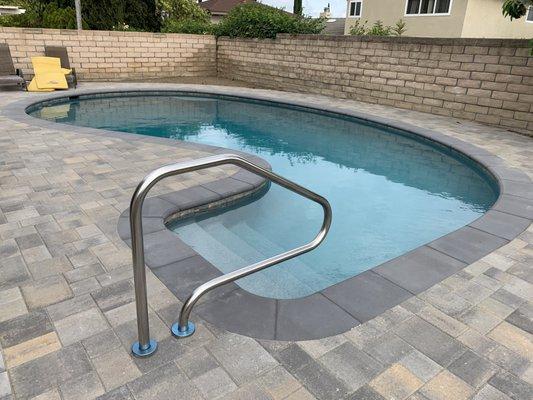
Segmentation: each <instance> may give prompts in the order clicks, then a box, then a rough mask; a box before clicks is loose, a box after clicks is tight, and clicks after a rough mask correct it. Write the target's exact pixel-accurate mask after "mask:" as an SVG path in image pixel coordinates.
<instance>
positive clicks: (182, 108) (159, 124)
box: [30, 95, 498, 299]
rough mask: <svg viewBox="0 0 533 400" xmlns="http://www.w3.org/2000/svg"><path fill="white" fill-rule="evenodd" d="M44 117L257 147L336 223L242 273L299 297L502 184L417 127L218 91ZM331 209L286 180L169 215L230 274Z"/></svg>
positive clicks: (450, 221)
mask: <svg viewBox="0 0 533 400" xmlns="http://www.w3.org/2000/svg"><path fill="white" fill-rule="evenodd" d="M30 113H31V115H34V116H36V117H40V118H45V119H48V120H53V121H56V122H63V123H69V124H74V125H81V126H90V127H95V128H103V129H110V130H117V131H124V132H135V133H140V134H144V135H150V136H159V137H168V138H173V139H180V140H186V141H192V142H198V143H204V144H210V145H215V146H221V147H226V148H233V149H238V150H242V151H245V152H248V153H252V154H256V155H258V156H260V157H261V158H263V159H265V160H266V161H268V162H269V163H270V164H271V165H272V169H273V170H274V171H275V172H277V173H279V174H281V175H284V176H286V177H287V178H289V179H291V180H294V181H296V182H298V183H300V184H302V185H303V186H306V187H308V188H309V189H311V190H313V191H315V192H317V193H319V194H321V195H323V196H325V197H327V198H328V199H329V200H330V202H331V205H332V208H333V216H334V217H333V224H332V228H331V231H330V234H329V236H328V238H327V239H326V241H325V242H324V243H323V244H322V245H321V246H320V247H319V248H318V249H317V250H315V251H313V252H311V253H309V254H306V255H304V256H301V257H299V258H298V259H296V260H291V261H288V262H285V263H283V264H280V265H278V266H275V267H272V268H270V269H268V270H266V271H263V272H261V273H258V274H255V275H253V276H250V277H247V278H244V279H242V280H240V281H238V284H239V285H240V286H241V287H243V288H245V289H246V290H248V291H250V292H252V293H255V294H257V295H260V296H265V297H271V298H278V299H289V298H299V297H303V296H306V295H308V294H311V293H314V292H317V291H319V290H321V289H323V288H326V287H328V286H331V285H333V284H335V283H337V282H340V281H343V280H345V279H347V278H349V277H352V276H354V275H356V274H358V273H360V272H362V271H365V270H368V269H370V268H372V267H374V266H376V265H379V264H381V263H383V262H385V261H387V260H389V259H392V258H394V257H396V256H399V255H401V254H403V253H405V252H407V251H409V250H411V249H413V248H416V247H418V246H420V245H422V244H424V243H427V242H429V241H431V240H433V239H436V238H438V237H440V236H443V235H445V234H446V233H449V232H451V231H453V230H455V229H457V228H459V227H461V226H464V225H466V224H468V223H469V222H471V221H473V220H475V219H476V218H478V217H479V216H480V215H482V214H483V213H484V212H486V211H487V210H488V209H489V208H490V207H491V205H492V204H493V203H494V202H495V200H496V198H497V195H498V190H497V187H496V184H495V182H494V181H493V180H492V178H491V177H490V176H489V175H488V174H487V173H486V172H485V170H484V169H482V168H481V167H480V166H479V165H477V164H476V163H474V162H473V161H471V160H470V159H468V158H467V157H465V156H462V155H460V154H458V153H457V152H454V151H452V150H449V149H447V148H445V147H444V146H440V145H437V144H435V143H432V142H429V141H427V140H425V139H422V138H420V137H417V136H415V135H411V134H408V133H406V132H403V131H400V130H395V129H392V128H384V127H383V126H380V125H375V124H371V123H366V122H363V121H361V120H357V119H354V118H348V117H341V116H338V115H335V114H327V113H320V112H314V111H310V110H304V109H298V108H294V107H288V106H279V105H275V104H272V103H265V102H256V101H246V100H238V99H229V98H220V97H212V96H184V95H179V96H178V95H159V96H148V95H144V96H140V95H131V96H121V97H116V96H108V97H106V96H98V97H94V98H84V99H81V100H70V101H68V100H67V101H61V102H55V103H52V104H49V105H43V106H39V107H36V108H34V109H32V110H31V111H30ZM321 218H322V212H321V209H320V208H319V206H316V205H315V204H314V203H311V202H309V201H307V200H305V199H303V198H301V197H299V196H297V195H295V194H292V193H291V192H288V191H286V190H283V189H281V188H279V187H277V186H276V185H272V186H271V187H270V188H268V191H263V192H262V193H259V194H258V195H256V196H255V197H254V198H252V199H247V200H244V201H243V202H242V203H241V204H237V205H233V206H231V207H228V208H225V209H220V210H217V211H216V212H211V213H208V214H204V215H198V216H195V217H194V218H190V219H187V220H182V221H176V222H174V223H172V224H170V226H169V227H170V228H171V229H172V230H174V231H175V232H176V233H177V234H178V235H179V236H180V238H182V240H184V241H185V242H186V243H188V244H189V245H190V246H192V247H193V248H194V249H195V250H196V251H197V252H198V253H199V254H201V255H202V256H203V257H204V258H205V259H207V260H208V261H210V262H211V263H212V264H213V265H215V266H216V267H217V268H218V269H220V270H221V271H223V272H228V271H231V270H234V269H237V268H240V267H242V266H244V265H247V264H249V263H252V262H255V261H259V260H260V259H263V258H265V257H268V256H271V255H274V254H276V253H278V252H280V251H282V250H287V249H289V248H292V247H294V246H296V245H299V244H302V243H303V242H305V241H307V240H309V239H310V238H312V236H313V235H314V234H315V232H316V231H317V229H318V228H319V226H320V222H321Z"/></svg>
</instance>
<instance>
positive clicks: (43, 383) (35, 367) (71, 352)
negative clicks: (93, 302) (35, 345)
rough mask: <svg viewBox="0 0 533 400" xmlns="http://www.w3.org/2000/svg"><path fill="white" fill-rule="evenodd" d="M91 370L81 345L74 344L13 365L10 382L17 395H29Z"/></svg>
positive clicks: (36, 393)
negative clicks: (16, 365)
mask: <svg viewBox="0 0 533 400" xmlns="http://www.w3.org/2000/svg"><path fill="white" fill-rule="evenodd" d="M91 370H92V366H91V363H90V362H89V359H88V358H87V355H86V354H85V351H84V350H83V347H81V345H78V344H75V345H72V346H69V347H65V348H63V349H61V350H59V351H56V352H54V353H50V354H48V355H45V356H43V357H41V358H38V359H35V360H32V361H29V362H27V363H25V364H22V365H20V366H18V367H15V368H14V369H13V370H12V371H11V373H10V374H11V384H12V385H13V388H14V391H15V394H16V395H17V396H18V397H22V398H24V397H31V396H35V395H38V394H40V393H42V392H44V391H45V390H46V389H48V388H50V387H52V386H55V385H58V384H61V383H63V382H66V381H68V380H69V379H72V378H75V377H79V376H81V375H84V374H87V373H89V372H90V371H91Z"/></svg>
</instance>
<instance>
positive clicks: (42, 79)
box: [33, 72, 68, 89]
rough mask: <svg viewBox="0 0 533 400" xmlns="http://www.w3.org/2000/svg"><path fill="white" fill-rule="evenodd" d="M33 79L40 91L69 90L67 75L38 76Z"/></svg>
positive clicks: (48, 74)
mask: <svg viewBox="0 0 533 400" xmlns="http://www.w3.org/2000/svg"><path fill="white" fill-rule="evenodd" d="M33 79H35V82H36V83H37V87H38V88H39V89H68V83H67V80H66V78H65V74H63V73H61V72H47V73H41V74H36V75H35V78H33Z"/></svg>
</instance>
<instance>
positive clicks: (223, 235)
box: [199, 220, 311, 296]
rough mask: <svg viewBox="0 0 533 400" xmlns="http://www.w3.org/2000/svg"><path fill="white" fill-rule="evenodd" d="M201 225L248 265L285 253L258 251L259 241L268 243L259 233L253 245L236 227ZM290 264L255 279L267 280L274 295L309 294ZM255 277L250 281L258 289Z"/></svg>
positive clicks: (220, 224)
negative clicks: (235, 229)
mask: <svg viewBox="0 0 533 400" xmlns="http://www.w3.org/2000/svg"><path fill="white" fill-rule="evenodd" d="M199 225H200V226H201V227H202V228H203V229H204V230H205V231H206V232H207V233H208V234H210V235H211V237H213V238H216V239H217V240H218V241H219V242H221V243H223V245H224V246H225V247H226V248H228V249H229V250H230V251H232V252H234V253H236V254H239V256H240V257H242V258H244V259H245V260H246V261H247V262H248V264H253V263H256V262H258V261H262V260H264V259H266V258H268V257H270V256H272V255H275V254H277V253H281V252H283V250H282V249H281V248H276V249H272V248H271V249H270V251H269V252H268V254H265V253H264V252H262V251H261V250H260V249H257V248H256V246H255V245H256V243H257V241H260V242H268V239H266V238H265V237H264V236H262V235H260V234H259V233H257V232H256V234H255V236H256V242H252V243H253V244H251V243H249V242H247V241H246V238H245V237H241V236H240V235H239V234H238V233H236V232H234V231H233V229H234V228H235V226H231V227H230V228H228V227H226V226H225V225H224V224H222V223H220V222H218V221H210V220H204V221H201V222H200V224H199ZM274 246H276V245H274V244H273V243H272V247H274ZM276 247H277V246H276ZM290 263H294V261H293V260H290V261H286V262H284V263H283V264H279V265H275V266H272V267H270V268H267V269H265V270H263V271H260V272H258V273H256V274H254V277H255V276H257V277H260V278H261V280H262V281H264V280H265V279H266V280H267V281H268V287H270V288H272V290H274V291H275V292H276V293H272V295H279V296H282V292H285V295H284V296H289V294H288V293H289V291H290V293H302V294H305V293H309V291H310V290H311V288H310V287H308V285H306V284H305V282H304V281H302V279H300V277H299V276H298V274H295V273H293V271H292V268H291V267H292V266H293V265H291V264H290ZM280 270H283V271H280ZM254 277H249V278H248V279H249V280H250V281H255V282H254V287H256V286H257V283H258V282H257V280H255V278H254ZM245 279H246V278H245ZM266 289H267V287H261V289H260V290H261V292H264V291H265V290H266Z"/></svg>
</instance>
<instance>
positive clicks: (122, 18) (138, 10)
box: [82, 0, 160, 32]
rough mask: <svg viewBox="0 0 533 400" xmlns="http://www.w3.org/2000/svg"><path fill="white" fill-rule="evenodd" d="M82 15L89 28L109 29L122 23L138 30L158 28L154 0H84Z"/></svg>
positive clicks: (158, 20)
mask: <svg viewBox="0 0 533 400" xmlns="http://www.w3.org/2000/svg"><path fill="white" fill-rule="evenodd" d="M82 1H83V0H82ZM82 16H83V20H84V21H85V22H86V23H87V25H88V26H89V28H90V29H99V30H111V29H114V27H115V29H116V27H118V26H123V25H128V26H129V27H130V29H134V30H140V31H155V32H156V31H159V29H160V18H159V15H158V14H157V11H156V5H155V1H154V0H85V1H83V5H82Z"/></svg>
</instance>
